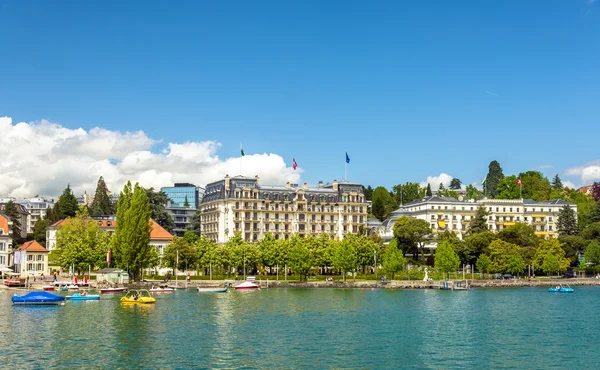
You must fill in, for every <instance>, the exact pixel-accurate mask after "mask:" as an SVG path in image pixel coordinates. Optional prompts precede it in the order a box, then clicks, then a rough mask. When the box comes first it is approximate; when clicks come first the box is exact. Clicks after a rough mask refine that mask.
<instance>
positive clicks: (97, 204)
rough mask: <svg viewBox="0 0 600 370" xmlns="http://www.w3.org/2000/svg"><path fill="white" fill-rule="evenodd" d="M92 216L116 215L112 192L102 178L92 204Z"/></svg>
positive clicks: (99, 180)
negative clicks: (111, 197)
mask: <svg viewBox="0 0 600 370" xmlns="http://www.w3.org/2000/svg"><path fill="white" fill-rule="evenodd" d="M90 208H91V211H90V213H91V215H92V216H104V215H112V214H114V213H115V212H114V207H113V203H112V201H111V199H110V192H109V191H108V187H106V183H105V182H104V178H102V176H100V178H99V179H98V184H97V185H96V192H95V193H94V201H93V202H92V206H91V207H90Z"/></svg>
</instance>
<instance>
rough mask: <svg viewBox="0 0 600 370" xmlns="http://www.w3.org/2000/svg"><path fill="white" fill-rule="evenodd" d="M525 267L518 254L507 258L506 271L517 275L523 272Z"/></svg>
mask: <svg viewBox="0 0 600 370" xmlns="http://www.w3.org/2000/svg"><path fill="white" fill-rule="evenodd" d="M526 267H527V265H526V264H525V260H523V257H522V256H521V254H520V253H515V254H512V255H510V256H509V257H508V264H507V265H506V271H507V272H509V273H511V274H513V275H518V274H520V273H522V272H523V271H525V268H526Z"/></svg>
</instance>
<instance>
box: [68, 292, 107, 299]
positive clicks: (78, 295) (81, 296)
mask: <svg viewBox="0 0 600 370" xmlns="http://www.w3.org/2000/svg"><path fill="white" fill-rule="evenodd" d="M65 298H66V299H67V301H97V300H99V299H100V296H99V295H98V294H87V293H86V292H83V293H75V294H73V295H68V296H66V297H65Z"/></svg>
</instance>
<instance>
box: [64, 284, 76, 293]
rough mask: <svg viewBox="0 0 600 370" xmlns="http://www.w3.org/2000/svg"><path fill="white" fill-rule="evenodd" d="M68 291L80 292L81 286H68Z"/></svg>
mask: <svg viewBox="0 0 600 370" xmlns="http://www.w3.org/2000/svg"><path fill="white" fill-rule="evenodd" d="M67 290H68V291H71V292H73V291H77V290H79V285H76V284H71V285H68V286H67Z"/></svg>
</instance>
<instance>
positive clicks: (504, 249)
mask: <svg viewBox="0 0 600 370" xmlns="http://www.w3.org/2000/svg"><path fill="white" fill-rule="evenodd" d="M520 249H521V248H520V247H519V246H518V245H516V244H511V243H507V242H505V241H503V240H500V239H496V240H494V241H493V242H491V243H490V245H489V247H488V253H487V254H489V257H490V260H491V265H490V270H491V271H492V272H506V271H507V269H508V260H509V258H510V256H512V255H515V254H519V253H520Z"/></svg>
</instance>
